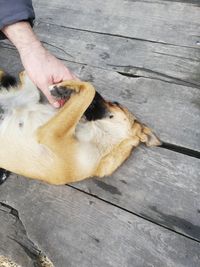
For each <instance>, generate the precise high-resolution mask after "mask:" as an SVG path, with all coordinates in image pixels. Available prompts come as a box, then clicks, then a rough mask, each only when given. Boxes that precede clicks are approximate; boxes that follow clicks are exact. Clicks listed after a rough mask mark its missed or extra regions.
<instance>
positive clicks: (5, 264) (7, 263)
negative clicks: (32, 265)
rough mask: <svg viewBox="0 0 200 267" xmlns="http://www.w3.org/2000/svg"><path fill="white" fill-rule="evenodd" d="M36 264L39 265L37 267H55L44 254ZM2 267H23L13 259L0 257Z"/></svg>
mask: <svg viewBox="0 0 200 267" xmlns="http://www.w3.org/2000/svg"><path fill="white" fill-rule="evenodd" d="M36 262H37V263H38V265H37V266H40V267H54V265H53V263H52V262H51V261H50V260H49V259H48V258H47V257H46V256H44V255H42V254H41V255H39V256H38V258H37V259H36ZM0 267H22V266H20V265H18V264H17V263H15V262H13V261H12V260H11V259H8V258H7V257H5V256H2V255H0ZM23 267H25V266H23Z"/></svg>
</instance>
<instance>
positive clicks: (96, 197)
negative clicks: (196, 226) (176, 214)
mask: <svg viewBox="0 0 200 267" xmlns="http://www.w3.org/2000/svg"><path fill="white" fill-rule="evenodd" d="M66 186H68V187H70V188H72V189H74V190H77V191H79V192H81V193H83V194H86V195H88V196H90V197H93V198H95V199H98V200H100V201H103V202H105V203H106V204H109V205H111V206H113V207H116V208H118V209H120V210H123V211H125V212H128V213H129V214H132V215H134V216H136V217H138V218H141V219H143V220H145V221H147V222H151V223H153V224H155V225H157V226H160V227H162V228H164V229H166V230H168V231H170V232H173V233H175V234H177V235H180V236H183V237H185V238H188V239H190V240H192V241H194V242H196V243H200V241H199V240H198V239H196V238H194V237H191V236H188V235H186V234H183V233H181V232H179V231H176V230H173V229H172V228H170V227H167V226H166V225H164V224H160V223H158V222H156V221H154V220H153V219H151V218H150V217H149V218H147V217H145V216H142V215H140V214H138V213H136V212H133V211H130V210H128V209H126V208H123V207H121V206H119V205H117V204H115V203H113V202H111V201H108V200H106V199H104V198H101V197H99V196H97V195H95V194H92V193H89V192H86V191H84V190H82V189H80V188H77V187H76V186H73V185H71V184H66Z"/></svg>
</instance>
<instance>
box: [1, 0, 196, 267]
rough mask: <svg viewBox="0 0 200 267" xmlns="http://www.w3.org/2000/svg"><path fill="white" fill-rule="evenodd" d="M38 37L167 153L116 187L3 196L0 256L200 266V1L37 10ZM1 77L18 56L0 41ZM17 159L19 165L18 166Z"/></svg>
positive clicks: (58, 263) (140, 160) (23, 185)
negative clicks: (153, 135) (151, 134)
mask: <svg viewBox="0 0 200 267" xmlns="http://www.w3.org/2000/svg"><path fill="white" fill-rule="evenodd" d="M33 3H34V6H35V11H36V16H37V19H36V23H35V31H36V32H37V34H38V35H39V37H40V39H41V40H42V41H43V43H44V45H45V46H46V47H47V48H48V49H49V50H50V51H52V52H53V53H54V54H55V55H56V56H57V57H58V58H60V59H62V60H63V61H64V63H65V64H66V65H67V66H69V67H70V68H71V69H72V70H73V71H74V72H75V73H76V74H77V75H78V76H79V77H80V78H81V79H83V80H87V81H91V82H92V83H93V84H94V85H95V87H96V88H97V89H98V91H99V92H101V93H102V94H103V95H104V96H106V97H107V98H110V99H112V100H117V101H119V102H121V103H123V104H124V105H126V106H127V107H128V108H129V109H130V110H131V111H132V112H133V113H134V114H135V115H136V116H137V117H138V118H139V119H141V120H142V121H143V122H145V123H146V124H148V125H149V126H151V127H152V128H153V129H154V130H155V132H156V133H157V135H158V136H159V137H160V138H161V139H162V141H163V142H164V145H163V147H160V148H152V149H150V148H145V147H140V148H139V149H137V150H135V152H134V153H133V154H132V156H131V158H130V159H129V160H128V161H127V162H126V163H125V164H124V165H123V166H122V167H121V168H120V169H119V170H118V171H117V172H116V173H115V174H114V175H113V176H112V177H107V178H105V179H89V180H87V181H83V182H80V183H76V184H73V185H66V186H50V185H47V184H43V183H40V182H36V181H33V180H28V179H26V178H23V177H19V176H17V175H14V174H13V175H12V177H11V178H9V179H8V180H7V181H6V182H5V183H4V184H3V185H2V186H1V187H0V255H4V256H8V257H9V258H12V259H13V260H15V261H16V262H17V263H18V264H20V265H21V266H22V267H34V266H41V265H39V264H38V265H37V262H38V257H39V255H40V254H41V253H42V254H44V255H46V256H48V257H49V259H50V260H51V261H52V262H53V263H54V266H55V267H111V266H112V267H146V266H149V267H150V266H151V267H182V266H185V267H199V266H200V159H199V158H200V1H199V0H156V1H153V0H141V1H135V0H134V1H133V0H110V1H105V2H102V1H100V0H85V1H80V0H76V1H69V0H57V1H47V0H34V1H33ZM0 67H2V68H4V69H5V70H7V71H9V72H11V73H12V74H15V75H16V74H17V73H18V72H19V71H20V70H21V69H22V66H21V63H20V60H19V56H18V54H17V52H16V50H15V49H14V47H13V46H12V45H10V44H9V43H8V42H7V41H2V42H0ZM16 156H17V155H16Z"/></svg>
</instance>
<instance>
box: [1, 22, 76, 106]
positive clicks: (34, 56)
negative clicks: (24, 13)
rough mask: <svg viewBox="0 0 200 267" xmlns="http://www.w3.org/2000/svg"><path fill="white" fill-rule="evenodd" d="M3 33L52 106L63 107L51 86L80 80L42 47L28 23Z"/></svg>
mask: <svg viewBox="0 0 200 267" xmlns="http://www.w3.org/2000/svg"><path fill="white" fill-rule="evenodd" d="M3 32H4V34H5V35H6V36H7V38H8V39H9V40H10V41H11V42H12V43H13V44H14V45H15V47H16V48H17V50H18V52H19V54H20V57H21V61H22V64H23V66H24V68H25V70H26V72H27V74H28V76H29V77H30V79H31V80H32V82H33V83H34V84H35V85H36V86H37V87H38V88H39V89H40V90H41V91H42V92H43V93H44V94H45V96H46V97H47V99H48V101H49V103H50V104H51V105H53V106H54V107H55V108H59V107H60V106H62V105H63V104H64V103H63V101H57V100H56V99H55V98H53V96H52V95H51V94H50V92H49V89H48V88H49V86H50V85H52V84H57V83H59V82H62V81H64V80H77V79H78V78H77V77H76V76H75V75H74V74H73V73H72V72H71V71H70V70H69V69H68V68H67V67H66V66H65V65H64V64H63V63H62V62H61V61H60V60H59V59H57V58H56V57H55V56H53V55H52V54H50V52H49V51H47V50H46V49H45V48H44V47H43V46H42V44H41V42H40V41H39V40H38V39H37V37H36V35H35V34H34V32H33V30H32V28H31V26H30V24H29V23H28V22H25V21H22V22H17V23H14V24H12V25H8V26H6V27H5V28H4V29H3Z"/></svg>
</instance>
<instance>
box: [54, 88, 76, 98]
mask: <svg viewBox="0 0 200 267" xmlns="http://www.w3.org/2000/svg"><path fill="white" fill-rule="evenodd" d="M72 93H75V90H73V89H71V88H68V87H64V86H54V87H53V89H52V90H51V94H52V96H54V97H56V98H58V99H68V98H70V96H71V95H72Z"/></svg>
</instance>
